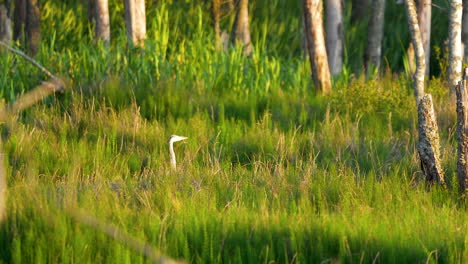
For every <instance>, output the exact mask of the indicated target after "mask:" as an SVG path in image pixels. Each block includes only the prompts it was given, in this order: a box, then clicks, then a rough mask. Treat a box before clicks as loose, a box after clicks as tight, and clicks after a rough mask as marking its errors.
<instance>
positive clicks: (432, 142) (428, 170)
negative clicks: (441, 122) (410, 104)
mask: <svg viewBox="0 0 468 264" xmlns="http://www.w3.org/2000/svg"><path fill="white" fill-rule="evenodd" d="M438 130H439V129H438V126H437V120H436V115H435V112H434V105H433V102H432V96H431V95H430V94H425V95H424V96H422V98H421V100H420V102H419V106H418V132H419V141H418V146H417V149H418V152H419V158H420V159H421V169H422V171H423V172H424V175H425V176H426V181H427V182H428V183H433V182H436V183H439V184H441V185H445V176H444V172H443V170H442V167H441V165H440V143H439V141H440V140H439V132H438Z"/></svg>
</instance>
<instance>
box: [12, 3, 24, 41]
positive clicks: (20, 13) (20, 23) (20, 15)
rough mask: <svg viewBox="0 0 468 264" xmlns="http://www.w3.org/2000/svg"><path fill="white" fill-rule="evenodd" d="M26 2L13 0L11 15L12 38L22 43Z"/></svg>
mask: <svg viewBox="0 0 468 264" xmlns="http://www.w3.org/2000/svg"><path fill="white" fill-rule="evenodd" d="M26 6H27V3H26V0H15V9H14V14H13V38H14V39H15V40H16V41H19V42H20V43H24V40H25V39H26V38H25V32H26Z"/></svg>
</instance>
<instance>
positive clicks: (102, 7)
mask: <svg viewBox="0 0 468 264" xmlns="http://www.w3.org/2000/svg"><path fill="white" fill-rule="evenodd" d="M95 17H96V32H95V34H96V40H102V41H104V42H105V43H109V41H110V21H109V3H108V0H96V14H95Z"/></svg>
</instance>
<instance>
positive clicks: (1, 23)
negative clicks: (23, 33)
mask: <svg viewBox="0 0 468 264" xmlns="http://www.w3.org/2000/svg"><path fill="white" fill-rule="evenodd" d="M7 5H8V4H5V3H1V4H0V41H3V42H5V43H10V42H11V40H12V37H13V34H12V32H11V30H12V28H11V19H10V15H9V14H8V10H7Z"/></svg>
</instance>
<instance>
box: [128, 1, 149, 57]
mask: <svg viewBox="0 0 468 264" xmlns="http://www.w3.org/2000/svg"><path fill="white" fill-rule="evenodd" d="M124 9H125V25H126V27H127V38H128V40H129V41H130V42H131V43H132V45H133V46H138V47H141V48H144V47H145V39H146V11H145V1H144V0H124Z"/></svg>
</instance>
